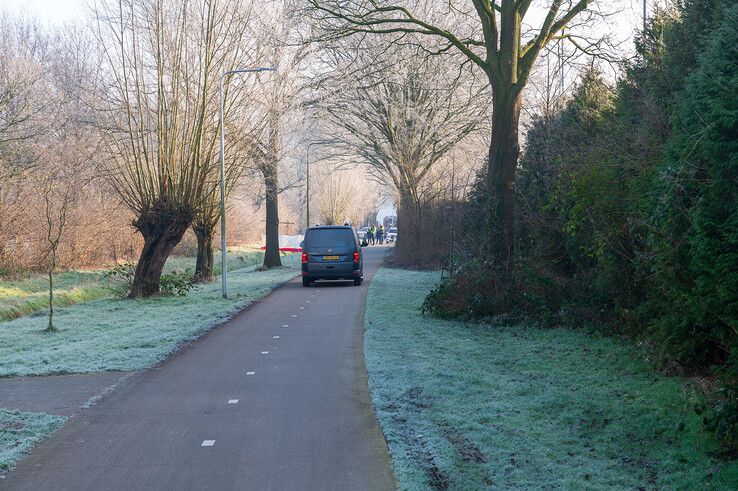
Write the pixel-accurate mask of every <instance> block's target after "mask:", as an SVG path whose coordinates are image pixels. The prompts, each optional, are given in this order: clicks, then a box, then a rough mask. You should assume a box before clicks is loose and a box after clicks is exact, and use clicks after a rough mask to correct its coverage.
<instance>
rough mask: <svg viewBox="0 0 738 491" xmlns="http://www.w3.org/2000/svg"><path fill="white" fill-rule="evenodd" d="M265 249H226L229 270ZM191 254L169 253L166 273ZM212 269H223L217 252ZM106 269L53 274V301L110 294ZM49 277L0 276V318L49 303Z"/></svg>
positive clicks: (60, 303) (183, 265)
mask: <svg viewBox="0 0 738 491" xmlns="http://www.w3.org/2000/svg"><path fill="white" fill-rule="evenodd" d="M263 257H264V253H263V252H262V251H261V250H258V249H255V248H247V247H239V248H232V249H230V250H229V251H228V271H234V270H237V269H241V268H247V267H255V266H257V265H259V264H261V262H262V260H263ZM195 261H196V258H195V257H194V256H192V257H190V256H172V257H170V258H169V260H168V261H167V264H166V266H165V267H164V272H165V273H171V272H173V271H185V270H190V271H194V270H195ZM214 270H215V273H216V274H220V272H221V271H222V270H223V268H222V264H221V262H220V256H219V255H218V256H217V259H216V264H215V267H214ZM104 272H105V270H103V269H96V270H74V271H64V272H60V273H58V274H56V275H54V305H55V306H57V307H66V306H69V305H74V304H78V303H82V302H88V301H90V300H98V299H101V298H110V297H113V296H115V295H116V294H117V293H118V290H117V288H116V286H115V285H111V284H110V283H108V282H107V281H106V280H105V277H104ZM48 302H49V280H48V277H47V276H46V275H45V274H35V273H34V274H30V275H26V276H23V277H20V278H13V277H5V278H3V277H0V321H4V320H11V319H16V318H18V317H23V316H25V315H29V314H32V313H34V312H38V311H40V310H44V309H46V308H47V307H48V305H49V303H48Z"/></svg>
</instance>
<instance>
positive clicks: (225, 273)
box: [219, 67, 277, 298]
mask: <svg viewBox="0 0 738 491" xmlns="http://www.w3.org/2000/svg"><path fill="white" fill-rule="evenodd" d="M276 70H277V69H276V68H266V67H259V68H239V69H236V70H228V71H227V72H225V73H224V74H223V75H221V76H220V94H219V96H220V98H219V106H220V107H219V120H220V252H221V262H222V264H223V272H222V273H221V276H222V280H223V298H228V286H227V282H228V260H227V258H226V209H225V193H226V191H225V160H224V158H225V157H224V155H223V153H224V152H223V81H224V80H225V78H226V77H227V76H229V75H233V74H234V73H258V72H274V71H276Z"/></svg>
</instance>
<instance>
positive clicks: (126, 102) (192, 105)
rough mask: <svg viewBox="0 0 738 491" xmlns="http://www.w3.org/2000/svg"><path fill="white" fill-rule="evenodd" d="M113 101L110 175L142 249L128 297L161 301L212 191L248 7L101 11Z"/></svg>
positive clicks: (104, 6)
mask: <svg viewBox="0 0 738 491" xmlns="http://www.w3.org/2000/svg"><path fill="white" fill-rule="evenodd" d="M95 19H96V33H97V37H98V41H99V42H100V44H101V45H102V47H103V49H104V52H105V57H106V66H105V67H104V68H105V72H104V73H105V76H106V78H105V83H106V89H107V94H108V98H107V100H106V101H105V104H104V105H103V106H102V107H100V111H99V112H98V114H99V115H100V124H101V127H102V128H104V136H105V143H106V150H107V152H108V156H109V158H110V159H111V161H112V162H113V163H114V165H113V166H112V167H110V168H108V169H106V175H107V176H108V178H109V180H110V182H111V183H112V185H113V187H114V189H115V190H116V192H117V193H118V194H119V195H120V197H121V198H122V200H123V201H124V202H125V203H126V205H127V206H128V207H129V208H130V209H131V210H132V211H134V212H135V214H136V219H135V221H134V226H135V228H136V229H137V230H138V231H139V232H140V233H141V235H142V236H143V239H144V245H143V249H142V251H141V255H140V258H139V261H138V264H137V266H136V274H135V278H134V281H133V288H132V290H131V293H130V296H131V297H137V296H149V295H152V294H155V293H158V291H159V280H160V277H161V272H162V268H163V267H164V263H165V262H166V260H167V258H168V257H169V255H170V254H171V252H172V250H173V249H174V247H175V245H176V244H177V243H178V242H179V241H180V240H181V239H182V236H183V235H184V233H185V231H186V230H187V228H188V227H190V225H191V224H192V222H193V219H194V218H195V216H196V214H197V211H198V210H199V209H200V207H201V206H202V205H203V202H204V200H205V199H206V197H207V196H208V195H209V193H210V192H211V191H212V188H213V186H214V184H213V182H212V181H213V180H214V179H213V178H214V173H213V172H212V167H213V165H214V164H215V163H216V161H214V159H213V158H212V154H213V153H212V141H213V138H214V136H213V134H214V133H216V134H217V131H218V128H217V126H216V127H213V126H214V125H213V124H212V123H213V121H214V120H215V118H214V114H215V111H216V109H215V108H216V107H217V92H218V80H219V74H220V73H222V72H223V71H224V70H225V69H231V68H235V67H233V66H229V63H232V62H233V61H234V60H235V59H238V56H236V55H234V52H235V53H239V52H240V50H241V49H242V46H241V41H242V36H243V33H244V32H245V30H246V29H245V27H246V26H245V22H244V17H243V15H242V14H241V10H240V2H238V1H235V0H234V1H227V0H223V1H218V0H205V1H204V2H202V3H194V2H176V1H174V0H120V1H118V2H107V1H100V2H98V3H96V5H95Z"/></svg>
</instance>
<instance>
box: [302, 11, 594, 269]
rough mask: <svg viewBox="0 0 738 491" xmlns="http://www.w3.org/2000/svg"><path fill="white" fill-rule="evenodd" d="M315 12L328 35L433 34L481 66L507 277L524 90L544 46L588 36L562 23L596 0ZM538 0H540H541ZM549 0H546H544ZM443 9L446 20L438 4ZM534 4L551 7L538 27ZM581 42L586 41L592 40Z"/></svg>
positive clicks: (492, 237)
mask: <svg viewBox="0 0 738 491" xmlns="http://www.w3.org/2000/svg"><path fill="white" fill-rule="evenodd" d="M308 3H309V5H310V7H311V9H312V12H313V13H314V14H313V15H314V17H315V18H316V19H317V20H318V21H319V22H320V23H321V24H322V25H323V26H324V28H325V29H326V31H328V35H327V36H328V37H329V38H336V37H339V38H340V37H345V36H349V35H352V34H378V35H385V36H388V42H399V43H405V42H406V39H407V36H408V35H414V36H417V37H425V38H428V37H432V38H433V39H432V40H429V42H428V43H427V46H423V45H421V47H423V48H424V49H425V50H426V51H427V52H429V53H436V54H440V53H444V52H447V51H449V50H454V49H455V50H457V51H458V52H460V53H461V54H462V55H463V56H464V57H465V58H466V59H467V60H468V61H469V62H471V63H474V64H475V65H476V66H478V67H479V68H481V69H482V70H483V71H484V73H485V75H486V76H487V79H488V82H489V87H490V88H491V90H492V97H493V103H492V113H493V115H492V130H491V143H490V148H489V157H488V169H487V181H488V192H489V209H488V215H489V229H488V232H487V235H488V240H487V245H488V247H489V252H490V255H491V257H492V258H493V260H494V267H495V270H496V271H497V272H498V273H499V274H500V275H501V277H502V278H503V279H505V280H509V279H511V277H512V273H513V267H514V259H515V255H514V223H513V221H514V213H515V174H516V168H517V163H518V157H519V155H520V144H519V121H520V110H521V102H522V94H523V90H524V89H525V86H526V84H527V83H528V79H529V77H530V74H531V70H532V69H533V65H534V64H535V61H536V59H537V58H538V56H539V54H540V53H541V51H542V50H543V49H544V47H545V46H546V45H547V44H548V43H549V42H551V41H552V40H555V39H560V38H562V37H567V38H568V39H570V40H572V42H574V43H577V44H579V45H580V46H581V45H582V44H585V43H587V44H590V43H588V41H587V40H586V39H581V38H580V39H577V38H576V37H574V36H573V35H572V34H564V30H565V29H567V28H568V27H570V24H571V23H572V22H573V21H574V20H575V19H576V18H577V17H578V16H581V14H583V13H585V12H587V11H588V8H589V7H590V5H591V4H594V3H595V2H594V1H593V0H548V1H547V2H545V5H541V6H534V5H533V4H534V1H533V0H470V1H463V2H462V1H461V0H458V1H455V2H453V1H452V2H439V3H438V4H437V5H436V4H428V3H426V2H418V1H415V0H410V1H406V2H402V1H398V0H308ZM536 3H538V2H536ZM541 3H543V2H541ZM436 6H437V7H438V8H439V9H445V10H446V12H445V14H446V15H445V18H446V19H449V21H448V22H447V23H443V22H438V21H436V20H435V19H439V18H443V17H444V16H443V15H441V14H439V12H438V11H437V10H436V11H435V15H430V14H427V12H428V11H433V9H434V8H435V7H436ZM531 7H538V8H539V9H540V7H545V11H544V15H543V17H542V20H541V21H540V23H539V25H538V27H537V28H535V29H528V28H526V27H525V25H524V20H525V19H526V15H527V14H529V13H530V12H531V11H532V9H531ZM582 48H584V49H587V47H586V46H582Z"/></svg>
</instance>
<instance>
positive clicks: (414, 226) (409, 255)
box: [395, 191, 423, 266]
mask: <svg viewBox="0 0 738 491" xmlns="http://www.w3.org/2000/svg"><path fill="white" fill-rule="evenodd" d="M420 229H421V223H420V209H419V206H418V204H417V203H416V201H415V198H414V197H413V195H412V193H411V192H409V191H400V206H399V208H398V210H397V232H398V234H397V243H396V244H395V247H396V251H397V256H398V258H399V259H400V262H402V263H403V264H405V265H408V266H418V265H419V264H418V263H419V256H420V254H419V251H420V250H421V248H422V247H423V237H422V233H421V230H420Z"/></svg>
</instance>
